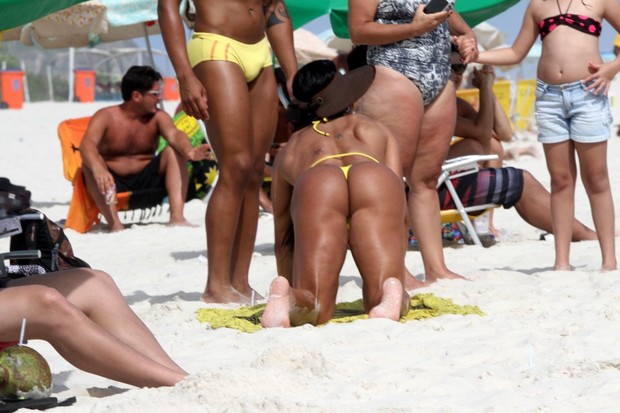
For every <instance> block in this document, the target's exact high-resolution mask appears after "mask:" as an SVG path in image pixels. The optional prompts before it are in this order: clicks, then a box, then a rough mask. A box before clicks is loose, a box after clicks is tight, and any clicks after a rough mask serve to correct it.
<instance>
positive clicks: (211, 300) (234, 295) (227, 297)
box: [202, 287, 250, 304]
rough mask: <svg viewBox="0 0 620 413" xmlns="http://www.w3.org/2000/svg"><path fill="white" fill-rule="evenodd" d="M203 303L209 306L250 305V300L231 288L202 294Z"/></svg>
mask: <svg viewBox="0 0 620 413" xmlns="http://www.w3.org/2000/svg"><path fill="white" fill-rule="evenodd" d="M202 301H204V302H205V303H207V304H229V303H233V304H249V303H250V299H249V298H248V297H246V296H245V295H243V294H241V293H240V292H239V291H237V290H235V289H234V288H232V287H230V288H227V289H223V290H221V291H206V290H205V292H204V293H203V294H202Z"/></svg>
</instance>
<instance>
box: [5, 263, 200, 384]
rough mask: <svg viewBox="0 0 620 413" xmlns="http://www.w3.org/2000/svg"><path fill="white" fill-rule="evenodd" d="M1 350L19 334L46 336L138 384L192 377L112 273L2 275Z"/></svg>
mask: <svg viewBox="0 0 620 413" xmlns="http://www.w3.org/2000/svg"><path fill="white" fill-rule="evenodd" d="M0 314H2V317H0V349H2V348H3V347H7V346H9V345H11V344H15V343H11V342H12V341H14V340H16V338H17V337H19V336H20V329H21V322H22V319H24V318H25V319H26V320H27V322H28V324H27V328H26V330H25V339H27V340H35V339H36V340H45V341H47V342H48V343H50V344H51V345H52V347H54V349H56V351H58V353H59V354H60V355H61V356H62V357H64V358H65V360H67V361H68V362H69V363H71V364H72V365H74V366H75V367H77V368H79V369H81V370H84V371H87V372H89V373H92V374H97V375H99V376H103V377H106V378H108V379H110V380H116V381H119V382H123V383H127V384H131V385H134V386H138V387H160V386H173V385H174V384H175V383H177V382H179V381H180V380H182V379H183V378H184V377H185V376H187V374H188V373H187V372H186V371H185V370H183V369H182V368H181V367H179V366H178V365H177V364H176V363H175V362H174V361H172V359H171V358H170V356H168V354H166V352H165V351H164V349H163V348H162V347H161V345H160V344H159V343H158V342H157V339H155V337H154V336H153V334H152V333H151V331H150V330H149V329H148V327H147V326H146V325H144V323H143V322H142V321H141V320H140V319H139V318H138V316H137V315H136V314H135V313H134V312H133V311H132V310H131V308H129V306H128V305H127V302H126V301H125V299H124V297H123V295H122V294H121V292H120V291H119V289H118V287H117V286H116V284H115V283H114V281H113V279H112V277H110V276H109V275H108V274H106V273H105V272H103V271H98V270H92V269H90V268H75V269H69V270H63V271H56V272H51V273H47V274H44V275H38V276H32V277H23V278H17V279H8V278H3V279H0Z"/></svg>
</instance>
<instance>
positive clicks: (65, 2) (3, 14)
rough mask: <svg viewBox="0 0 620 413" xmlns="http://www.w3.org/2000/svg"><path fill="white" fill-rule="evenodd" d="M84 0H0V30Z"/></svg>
mask: <svg viewBox="0 0 620 413" xmlns="http://www.w3.org/2000/svg"><path fill="white" fill-rule="evenodd" d="M84 1H86V0H0V30H7V29H12V28H13V27H17V26H21V25H22V24H25V23H29V22H31V21H34V20H37V19H38V18H40V17H43V16H47V15H48V14H51V13H54V12H56V11H58V10H62V9H66V8H67V7H70V6H73V5H74V4H78V3H82V2H84Z"/></svg>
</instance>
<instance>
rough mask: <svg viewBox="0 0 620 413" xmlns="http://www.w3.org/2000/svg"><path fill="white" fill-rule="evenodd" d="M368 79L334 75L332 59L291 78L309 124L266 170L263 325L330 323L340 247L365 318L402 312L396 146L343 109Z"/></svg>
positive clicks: (401, 207)
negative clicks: (271, 228) (270, 270)
mask: <svg viewBox="0 0 620 413" xmlns="http://www.w3.org/2000/svg"><path fill="white" fill-rule="evenodd" d="M374 73H375V71H374V68H373V67H372V66H365V67H362V68H359V69H357V70H355V71H351V72H349V73H347V74H346V75H341V74H340V73H339V72H337V70H336V66H335V64H334V63H333V62H332V61H329V60H319V61H315V62H311V63H309V64H307V65H306V66H304V67H302V68H301V69H300V70H299V72H298V73H297V75H296V76H295V78H294V79H293V94H294V96H295V98H296V99H297V100H298V101H299V102H301V103H300V105H301V106H302V107H303V108H304V109H305V114H306V115H307V118H306V121H307V124H308V126H306V127H304V128H303V129H300V130H298V131H297V132H295V133H294V134H293V135H292V136H291V138H290V140H289V142H288V143H287V145H286V146H285V147H284V148H282V150H281V151H280V153H279V154H278V156H277V157H276V161H275V164H274V175H273V183H272V196H273V208H274V222H275V254H276V261H277V267H278V274H279V275H280V276H279V277H277V278H276V279H275V280H274V281H273V282H272V284H271V287H270V291H269V299H268V302H267V307H266V309H265V312H264V314H263V318H262V325H263V326H264V327H289V326H297V325H301V324H305V323H310V324H314V325H316V324H321V323H325V322H327V321H329V320H330V319H331V318H332V316H333V314H334V309H335V304H336V303H335V301H336V293H337V290H338V278H339V274H340V270H341V268H342V265H343V263H344V260H345V256H346V253H347V248H350V250H351V253H352V254H353V257H354V259H355V262H356V264H357V266H358V268H359V271H360V274H361V276H362V280H363V282H364V287H363V299H364V308H365V310H366V312H367V313H368V314H369V316H370V317H378V318H389V319H392V320H398V319H399V318H400V317H401V316H402V315H404V314H406V313H407V312H408V311H409V295H408V294H407V293H406V291H405V290H404V289H403V278H404V274H405V265H404V257H405V249H406V242H405V241H406V240H405V236H404V231H403V223H404V222H405V214H406V201H405V193H404V190H403V188H404V186H403V181H402V179H401V177H400V176H401V175H402V174H401V173H400V170H401V167H400V159H399V153H398V145H397V143H396V140H395V138H394V137H393V136H392V134H391V132H390V131H389V130H388V129H387V128H386V127H384V126H383V125H382V124H380V123H378V122H375V121H373V120H371V119H370V118H367V117H365V116H362V115H357V114H354V113H351V112H350V108H351V107H352V105H353V103H354V102H355V101H356V100H357V99H358V98H359V97H360V96H361V95H362V94H363V93H364V92H365V91H366V90H367V89H368V87H369V86H370V84H371V83H372V81H373V79H374Z"/></svg>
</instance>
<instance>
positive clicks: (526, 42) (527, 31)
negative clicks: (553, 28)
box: [476, 3, 568, 66]
mask: <svg viewBox="0 0 620 413" xmlns="http://www.w3.org/2000/svg"><path fill="white" fill-rule="evenodd" d="M537 37H538V25H537V24H536V21H535V20H534V15H533V12H532V3H530V5H529V6H527V10H526V11H525V16H524V17H523V24H522V25H521V30H519V34H518V35H517V38H516V39H515V41H514V43H513V45H512V46H511V47H505V48H501V49H494V50H487V51H484V52H480V53H479V55H478V58H477V59H476V61H477V62H478V63H486V64H490V65H495V66H497V65H502V66H509V65H514V64H517V63H520V62H521V61H522V60H523V59H524V58H525V56H527V53H528V52H529V51H530V49H531V48H532V45H533V44H534V42H535V41H536V38H537ZM567 47H568V46H567Z"/></svg>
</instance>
